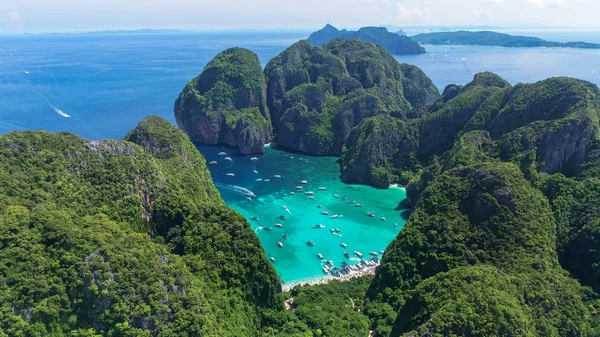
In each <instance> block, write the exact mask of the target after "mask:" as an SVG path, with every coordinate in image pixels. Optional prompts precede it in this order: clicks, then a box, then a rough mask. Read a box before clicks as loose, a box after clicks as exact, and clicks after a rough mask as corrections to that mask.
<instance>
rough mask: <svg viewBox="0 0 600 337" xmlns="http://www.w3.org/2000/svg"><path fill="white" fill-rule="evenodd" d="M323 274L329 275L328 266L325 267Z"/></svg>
mask: <svg viewBox="0 0 600 337" xmlns="http://www.w3.org/2000/svg"><path fill="white" fill-rule="evenodd" d="M323 272H324V273H325V274H329V269H327V266H325V267H323Z"/></svg>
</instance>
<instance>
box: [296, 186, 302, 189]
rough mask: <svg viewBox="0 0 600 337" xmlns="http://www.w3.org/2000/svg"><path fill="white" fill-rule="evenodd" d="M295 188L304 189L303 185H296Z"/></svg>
mask: <svg viewBox="0 0 600 337" xmlns="http://www.w3.org/2000/svg"><path fill="white" fill-rule="evenodd" d="M296 189H297V190H302V189H304V187H302V186H296Z"/></svg>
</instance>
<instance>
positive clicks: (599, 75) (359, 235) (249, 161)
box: [0, 30, 600, 282]
mask: <svg viewBox="0 0 600 337" xmlns="http://www.w3.org/2000/svg"><path fill="white" fill-rule="evenodd" d="M510 33H512V34H520V35H534V36H535V35H538V36H541V37H544V38H553V37H554V39H555V40H557V41H578V40H586V41H590V42H599V40H600V34H596V31H580V30H579V31H543V32H520V31H511V32H510ZM309 34H310V32H307V31H273V32H255V31H244V32H232V31H229V32H144V33H135V32H112V33H111V32H107V33H93V34H90V33H82V34H75V33H74V34H38V35H35V34H30V35H13V36H10V35H0V134H2V133H6V132H10V131H13V130H26V129H41V130H47V131H52V132H57V131H66V132H71V133H74V134H77V135H79V136H81V137H85V138H89V139H120V138H122V137H123V136H124V135H125V134H126V133H127V132H128V131H130V130H131V129H132V128H134V127H135V126H136V125H137V123H138V122H139V121H140V120H141V119H142V118H144V117H145V116H148V115H158V116H161V117H163V118H165V119H167V120H169V121H171V122H173V123H174V116H173V104H174V101H175V99H176V98H177V96H178V94H179V92H180V91H181V89H182V88H183V87H184V86H185V84H186V83H187V82H188V81H189V80H191V79H192V78H193V77H195V76H197V75H198V74H199V73H200V72H201V71H202V69H203V67H204V66H205V65H206V63H208V62H209V61H210V60H211V59H212V58H213V57H214V56H215V55H216V54H217V53H219V52H220V51H222V50H224V49H226V48H229V47H234V46H237V47H244V48H248V49H250V50H252V51H254V52H255V53H257V55H258V56H259V59H260V61H261V63H262V64H263V66H264V65H266V63H267V62H268V61H269V60H270V59H272V58H273V57H274V56H276V55H277V54H278V53H280V52H281V51H283V50H284V49H285V48H287V47H288V46H289V45H291V44H292V43H294V42H296V41H298V40H300V39H304V38H306V37H308V35H309ZM425 48H426V50H427V53H426V54H422V55H414V56H396V59H397V60H398V61H399V62H404V63H409V64H414V65H417V66H419V67H420V68H421V69H423V71H424V72H425V73H426V74H427V75H428V76H429V77H430V78H431V79H432V80H433V82H434V84H435V85H436V87H438V89H439V90H440V91H442V90H443V89H444V87H445V86H446V85H448V84H466V83H468V82H469V81H470V80H471V79H472V78H473V76H474V74H476V73H478V72H482V71H491V72H494V73H497V74H499V75H500V76H502V77H504V78H505V79H507V80H508V81H509V82H510V83H512V84H516V83H520V82H522V83H532V82H536V81H539V80H543V79H545V78H548V77H553V76H570V77H577V78H580V79H584V80H587V81H590V82H593V83H595V84H600V50H585V49H570V48H502V47H478V46H425ZM198 149H199V151H200V152H201V153H202V154H203V155H204V156H205V157H206V159H207V162H211V161H216V162H217V164H215V165H209V168H210V170H211V174H212V177H213V180H214V182H215V184H216V186H217V188H218V189H219V191H220V192H221V195H222V197H223V199H224V200H225V202H226V203H227V204H228V205H229V206H231V207H232V208H234V209H235V210H237V211H238V212H240V213H241V214H243V215H244V216H245V217H246V218H247V219H248V221H249V223H250V225H251V226H252V229H253V230H255V232H256V233H257V236H258V237H259V239H260V241H261V243H262V245H263V247H264V249H265V252H266V255H267V257H268V258H271V257H272V258H273V259H274V260H275V262H273V265H274V267H275V269H276V270H277V272H278V273H279V275H280V277H281V278H282V279H283V280H284V281H286V282H294V281H298V280H306V279H311V278H315V277H318V276H321V275H323V271H322V266H323V262H322V261H321V260H320V259H319V258H318V257H317V254H321V255H322V256H323V257H324V259H325V260H331V261H333V262H334V264H335V265H338V266H339V265H340V263H342V261H346V262H348V263H357V262H358V259H357V255H356V254H355V253H354V252H355V251H356V252H360V253H361V254H363V255H364V257H365V258H369V256H370V255H371V254H370V252H373V253H379V251H380V250H385V248H386V247H387V245H388V244H389V243H390V242H391V240H392V239H393V238H394V237H396V236H397V235H398V233H399V232H400V230H401V228H402V227H403V226H404V224H405V221H404V220H403V219H402V217H401V216H400V213H401V211H400V210H398V209H397V206H398V204H399V203H400V202H401V201H402V200H403V199H404V198H405V197H406V194H405V191H404V189H402V188H399V187H392V188H389V189H385V190H380V189H374V188H371V187H367V186H359V185H348V184H343V183H342V182H341V181H340V180H339V164H338V162H337V158H333V157H313V156H307V155H303V154H298V153H291V152H286V151H283V150H281V149H277V148H271V147H268V148H267V149H266V152H265V154H264V155H258V156H242V155H239V154H237V153H236V151H235V150H233V149H227V148H222V147H220V146H205V145H200V144H198ZM221 152H225V155H222V154H221V155H219V154H220V153H221ZM226 157H229V158H230V159H231V160H227V159H225V158H226ZM253 158H256V159H253ZM303 181H305V182H306V183H303ZM297 186H301V187H302V189H299V188H297ZM290 192H293V193H294V194H291V193H290ZM306 192H312V193H314V194H310V193H309V194H306ZM310 196H313V197H314V199H311V198H309V197H310ZM350 201H352V202H350ZM349 202H350V203H349ZM356 204H361V205H362V207H357V206H356ZM284 206H285V209H284ZM318 206H320V208H319V207H318ZM324 210H327V211H328V213H329V214H328V215H324V214H321V212H322V211H324ZM366 212H373V214H374V216H373V217H369V216H367V215H366ZM333 215H338V217H336V218H333V219H332V218H331V216H333ZM279 216H285V220H284V219H281V218H279ZM253 217H255V219H258V220H253ZM382 218H385V220H382ZM275 224H281V226H282V227H281V228H279V227H275ZM315 225H323V227H324V228H313V227H314V226H315ZM267 227H271V230H268V228H267ZM266 228H267V229H266ZM332 229H333V233H332V232H331V230H332ZM337 230H339V232H338V231H337ZM284 234H285V235H286V236H287V239H284V238H283V235H284ZM307 241H311V242H312V243H313V246H312V247H310V246H309V245H308V244H307ZM278 242H281V243H282V245H283V247H282V248H280V247H279V245H278ZM342 243H344V244H345V245H347V248H344V247H342V245H341V244H342ZM344 252H348V253H349V254H350V255H351V259H347V258H345V257H344V255H343V253H344Z"/></svg>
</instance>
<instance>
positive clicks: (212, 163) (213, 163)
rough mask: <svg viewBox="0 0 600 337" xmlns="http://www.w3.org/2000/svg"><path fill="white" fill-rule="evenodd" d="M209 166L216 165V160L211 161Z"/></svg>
mask: <svg viewBox="0 0 600 337" xmlns="http://www.w3.org/2000/svg"><path fill="white" fill-rule="evenodd" d="M209 164H210V165H217V161H216V160H213V161H211V162H210V163H209Z"/></svg>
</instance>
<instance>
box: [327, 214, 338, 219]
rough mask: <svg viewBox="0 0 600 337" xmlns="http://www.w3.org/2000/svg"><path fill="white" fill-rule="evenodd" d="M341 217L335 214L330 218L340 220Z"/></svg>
mask: <svg viewBox="0 0 600 337" xmlns="http://www.w3.org/2000/svg"><path fill="white" fill-rule="evenodd" d="M339 217H340V216H339V215H337V214H334V215H332V216H330V217H329V218H330V219H335V218H339Z"/></svg>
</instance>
